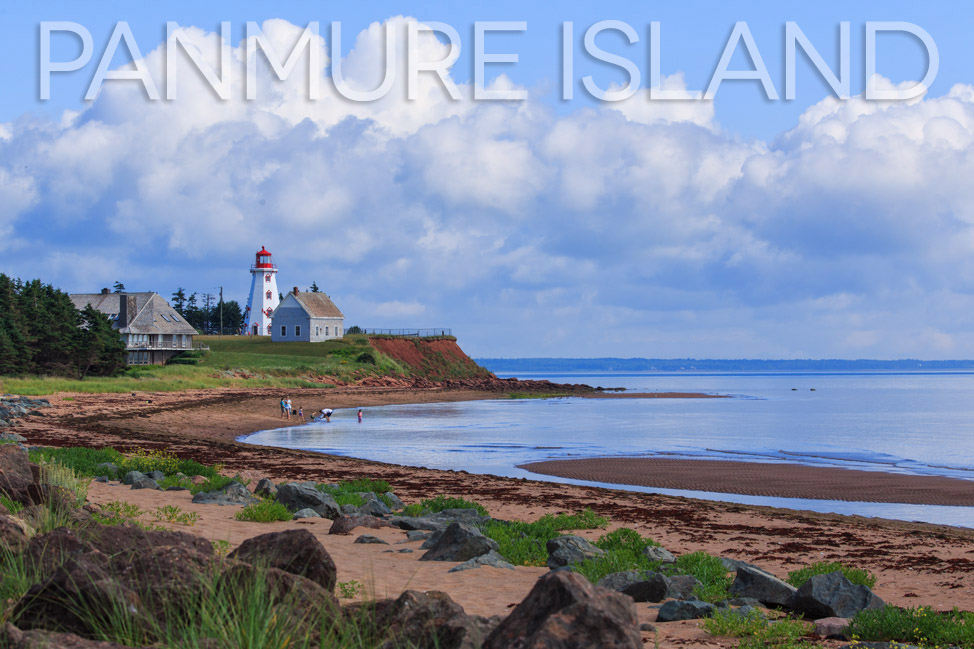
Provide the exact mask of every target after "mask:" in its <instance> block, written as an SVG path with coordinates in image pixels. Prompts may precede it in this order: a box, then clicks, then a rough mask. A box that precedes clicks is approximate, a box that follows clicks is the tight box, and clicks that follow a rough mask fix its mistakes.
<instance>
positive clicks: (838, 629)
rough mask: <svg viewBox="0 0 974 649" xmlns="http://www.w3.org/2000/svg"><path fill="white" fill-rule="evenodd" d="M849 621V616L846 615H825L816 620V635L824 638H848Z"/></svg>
mask: <svg viewBox="0 0 974 649" xmlns="http://www.w3.org/2000/svg"><path fill="white" fill-rule="evenodd" d="M849 622H850V620H849V618H846V617H823V618H821V619H818V620H815V635H819V636H822V637H823V638H830V637H838V638H839V639H842V640H847V639H848V638H846V637H845V636H846V633H848V631H849ZM840 636H841V637H840Z"/></svg>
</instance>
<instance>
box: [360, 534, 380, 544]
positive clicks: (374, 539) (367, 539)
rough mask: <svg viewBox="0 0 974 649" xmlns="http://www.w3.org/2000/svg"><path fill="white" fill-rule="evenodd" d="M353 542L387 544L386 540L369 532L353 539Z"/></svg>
mask: <svg viewBox="0 0 974 649" xmlns="http://www.w3.org/2000/svg"><path fill="white" fill-rule="evenodd" d="M353 543H372V544H381V545H389V542H388V541H383V540H382V539H380V538H379V537H378V536H372V535H371V534H363V535H362V536H360V537H358V538H357V539H355V540H354V541H353Z"/></svg>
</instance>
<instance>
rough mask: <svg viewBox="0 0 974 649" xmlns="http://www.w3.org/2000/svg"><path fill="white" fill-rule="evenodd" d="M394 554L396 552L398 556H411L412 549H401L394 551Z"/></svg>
mask: <svg viewBox="0 0 974 649" xmlns="http://www.w3.org/2000/svg"><path fill="white" fill-rule="evenodd" d="M396 552H398V553H399V554H412V553H413V549H412V548H403V549H402V550H396Z"/></svg>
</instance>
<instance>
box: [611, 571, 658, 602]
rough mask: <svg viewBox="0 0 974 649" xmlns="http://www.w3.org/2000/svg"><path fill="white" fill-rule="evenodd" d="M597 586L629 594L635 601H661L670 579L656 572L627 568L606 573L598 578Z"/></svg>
mask: <svg viewBox="0 0 974 649" xmlns="http://www.w3.org/2000/svg"><path fill="white" fill-rule="evenodd" d="M599 586H601V587H602V588H608V589H610V590H615V591H619V592H620V593H624V594H626V595H629V597H632V599H633V601H635V602H662V601H663V600H664V599H665V598H666V593H667V591H668V590H669V586H670V580H669V579H668V578H667V577H666V576H665V575H663V574H660V573H658V572H641V571H639V570H628V571H626V572H614V573H612V574H611V575H606V576H605V577H603V578H602V579H600V580H599Z"/></svg>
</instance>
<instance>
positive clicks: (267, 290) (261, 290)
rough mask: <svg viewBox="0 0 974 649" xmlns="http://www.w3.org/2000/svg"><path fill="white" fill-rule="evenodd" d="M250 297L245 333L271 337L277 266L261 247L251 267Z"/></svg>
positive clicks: (269, 254) (246, 312) (246, 313)
mask: <svg viewBox="0 0 974 649" xmlns="http://www.w3.org/2000/svg"><path fill="white" fill-rule="evenodd" d="M250 276H251V277H250V297H248V298H247V309H246V311H245V312H244V330H243V333H245V334H251V335H254V336H270V335H271V313H273V312H274V309H276V308H277V304H278V302H280V300H279V299H278V293H277V266H275V265H274V263H273V262H272V261H271V253H269V252H267V250H266V249H265V248H264V246H261V247H260V251H258V253H257V259H256V261H255V262H254V265H253V266H251V267H250Z"/></svg>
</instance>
